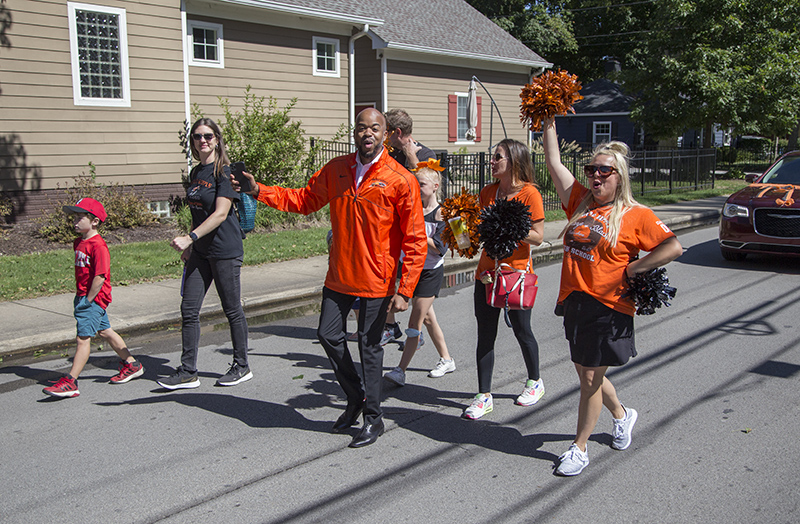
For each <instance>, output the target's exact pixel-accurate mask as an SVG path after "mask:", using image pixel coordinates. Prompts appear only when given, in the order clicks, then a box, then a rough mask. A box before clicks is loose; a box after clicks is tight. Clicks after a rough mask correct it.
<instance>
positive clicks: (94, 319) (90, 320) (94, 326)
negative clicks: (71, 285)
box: [73, 296, 111, 337]
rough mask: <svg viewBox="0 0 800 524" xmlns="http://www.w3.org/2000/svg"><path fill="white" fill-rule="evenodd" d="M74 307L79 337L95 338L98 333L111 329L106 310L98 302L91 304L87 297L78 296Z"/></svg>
mask: <svg viewBox="0 0 800 524" xmlns="http://www.w3.org/2000/svg"><path fill="white" fill-rule="evenodd" d="M74 305H75V311H74V313H73V314H74V315H75V320H76V321H77V328H78V336H79V337H93V336H95V335H96V334H97V332H98V331H103V330H104V329H110V328H111V323H110V322H109V321H108V314H106V310H105V309H103V308H102V307H100V305H99V304H98V303H97V302H91V303H90V302H88V301H87V300H86V296H76V297H75V301H74Z"/></svg>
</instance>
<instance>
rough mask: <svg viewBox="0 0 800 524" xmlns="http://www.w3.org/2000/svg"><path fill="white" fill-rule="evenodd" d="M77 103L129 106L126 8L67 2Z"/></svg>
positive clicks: (73, 86)
mask: <svg viewBox="0 0 800 524" xmlns="http://www.w3.org/2000/svg"><path fill="white" fill-rule="evenodd" d="M67 9H68V12H69V44H70V56H71V61H72V96H73V100H74V103H75V105H94V106H109V107H130V106H131V97H130V78H129V76H128V34H127V29H126V27H127V23H126V19H125V10H124V9H116V8H112V7H102V6H96V5H89V4H78V3H74V2H68V3H67Z"/></svg>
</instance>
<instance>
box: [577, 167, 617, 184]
mask: <svg viewBox="0 0 800 524" xmlns="http://www.w3.org/2000/svg"><path fill="white" fill-rule="evenodd" d="M616 170H617V169H616V168H615V167H612V166H596V165H594V164H586V165H585V166H583V174H584V175H586V176H587V177H589V178H595V173H597V176H598V177H600V178H602V179H604V180H605V179H606V178H608V177H610V176H611V175H613V174H614V171H616Z"/></svg>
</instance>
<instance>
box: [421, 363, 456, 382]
mask: <svg viewBox="0 0 800 524" xmlns="http://www.w3.org/2000/svg"><path fill="white" fill-rule="evenodd" d="M455 370H456V361H455V359H452V358H451V359H450V360H445V359H443V358H439V362H437V363H436V367H434V368H433V369H432V370H431V372H430V373H428V376H429V377H431V378H439V377H443V376H445V375H446V374H447V373H452V372H453V371H455Z"/></svg>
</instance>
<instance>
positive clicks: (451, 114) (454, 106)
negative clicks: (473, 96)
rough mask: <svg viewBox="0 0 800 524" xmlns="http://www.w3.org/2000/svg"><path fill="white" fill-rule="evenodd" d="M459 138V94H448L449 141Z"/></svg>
mask: <svg viewBox="0 0 800 524" xmlns="http://www.w3.org/2000/svg"><path fill="white" fill-rule="evenodd" d="M456 140H458V96H456V95H447V141H448V142H455V141H456Z"/></svg>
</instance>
